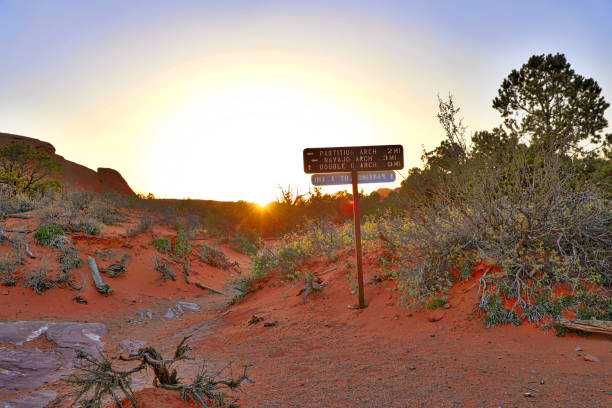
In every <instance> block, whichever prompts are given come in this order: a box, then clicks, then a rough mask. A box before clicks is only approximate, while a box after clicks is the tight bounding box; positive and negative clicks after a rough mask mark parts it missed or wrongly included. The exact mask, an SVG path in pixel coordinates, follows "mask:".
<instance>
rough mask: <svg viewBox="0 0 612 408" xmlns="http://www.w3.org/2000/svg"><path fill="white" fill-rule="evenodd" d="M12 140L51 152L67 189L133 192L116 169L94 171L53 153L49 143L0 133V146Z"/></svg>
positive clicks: (53, 148)
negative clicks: (57, 163)
mask: <svg viewBox="0 0 612 408" xmlns="http://www.w3.org/2000/svg"><path fill="white" fill-rule="evenodd" d="M13 140H14V141H18V142H23V143H28V144H31V145H33V146H34V147H36V149H38V150H45V151H47V152H49V153H53V154H54V155H55V157H56V158H57V159H58V160H59V162H60V163H61V164H62V173H61V175H60V177H58V180H59V181H60V182H61V183H62V185H63V186H64V187H65V188H67V189H75V190H87V191H95V192H102V191H111V190H114V191H116V192H118V193H121V194H129V195H132V194H134V191H132V189H131V188H130V186H129V185H128V183H127V182H126V181H125V179H124V178H123V177H122V176H121V174H120V173H119V172H118V171H116V170H113V169H108V168H102V167H101V168H98V170H97V171H94V170H92V169H90V168H88V167H85V166H82V165H80V164H78V163H74V162H71V161H70V160H66V159H64V158H63V157H62V156H59V155H57V154H55V147H53V145H52V144H51V143H47V142H44V141H42V140H38V139H33V138H30V137H25V136H19V135H13V134H10V133H0V146H6V145H7V144H8V143H10V142H11V141H13Z"/></svg>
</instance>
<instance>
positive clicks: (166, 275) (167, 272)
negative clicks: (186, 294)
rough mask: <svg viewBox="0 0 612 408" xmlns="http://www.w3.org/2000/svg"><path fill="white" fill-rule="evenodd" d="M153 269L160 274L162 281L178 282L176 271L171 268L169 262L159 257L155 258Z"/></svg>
mask: <svg viewBox="0 0 612 408" xmlns="http://www.w3.org/2000/svg"><path fill="white" fill-rule="evenodd" d="M153 268H154V269H155V270H156V271H157V272H159V273H160V275H161V279H163V280H166V279H172V280H173V281H175V280H176V276H175V275H174V271H173V270H172V269H171V268H170V265H169V264H168V261H166V260H165V259H159V258H157V257H154V258H153Z"/></svg>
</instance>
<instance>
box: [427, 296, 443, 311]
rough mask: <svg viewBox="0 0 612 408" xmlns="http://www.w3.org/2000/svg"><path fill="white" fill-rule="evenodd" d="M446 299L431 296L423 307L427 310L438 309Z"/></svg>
mask: <svg viewBox="0 0 612 408" xmlns="http://www.w3.org/2000/svg"><path fill="white" fill-rule="evenodd" d="M447 299H448V298H447V297H446V296H442V297H437V296H432V297H430V298H429V300H428V301H427V304H426V305H425V306H427V308H428V309H437V308H439V307H442V306H444V304H445V303H446V301H447Z"/></svg>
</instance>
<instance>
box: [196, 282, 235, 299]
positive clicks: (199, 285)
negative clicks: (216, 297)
mask: <svg viewBox="0 0 612 408" xmlns="http://www.w3.org/2000/svg"><path fill="white" fill-rule="evenodd" d="M194 285H196V286H197V287H198V288H200V289H207V290H210V291H211V292H214V293H218V294H220V295H223V296H228V295H227V293H223V292H221V291H220V290H217V289H213V288H211V287H210V286H206V285H202V284H201V283H198V282H194Z"/></svg>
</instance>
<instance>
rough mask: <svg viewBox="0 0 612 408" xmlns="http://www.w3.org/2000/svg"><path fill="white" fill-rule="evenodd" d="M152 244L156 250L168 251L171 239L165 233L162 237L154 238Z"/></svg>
mask: <svg viewBox="0 0 612 408" xmlns="http://www.w3.org/2000/svg"><path fill="white" fill-rule="evenodd" d="M153 245H155V248H157V250H158V251H161V252H168V251H170V249H171V248H172V240H171V239H170V237H168V236H167V235H164V236H163V237H159V238H154V239H153Z"/></svg>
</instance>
